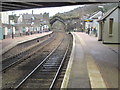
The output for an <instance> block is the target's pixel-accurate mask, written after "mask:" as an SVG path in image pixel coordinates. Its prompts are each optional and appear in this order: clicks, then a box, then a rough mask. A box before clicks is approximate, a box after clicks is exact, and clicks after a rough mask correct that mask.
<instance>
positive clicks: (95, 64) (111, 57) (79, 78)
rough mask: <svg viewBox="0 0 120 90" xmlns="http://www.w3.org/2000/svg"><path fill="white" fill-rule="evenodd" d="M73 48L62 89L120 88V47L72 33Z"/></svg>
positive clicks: (79, 33)
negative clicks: (119, 59) (119, 48)
mask: <svg viewBox="0 0 120 90" xmlns="http://www.w3.org/2000/svg"><path fill="white" fill-rule="evenodd" d="M72 35H73V48H72V53H71V56H70V60H69V63H68V66H67V70H66V72H65V76H64V79H63V82H62V85H61V88H79V89H80V88H92V89H95V88H97V89H98V88H104V89H106V88H118V73H119V70H118V47H119V45H114V46H113V45H111V44H109V45H108V44H107V45H105V44H102V42H100V41H98V40H97V38H96V37H94V36H89V35H88V34H86V33H82V32H72Z"/></svg>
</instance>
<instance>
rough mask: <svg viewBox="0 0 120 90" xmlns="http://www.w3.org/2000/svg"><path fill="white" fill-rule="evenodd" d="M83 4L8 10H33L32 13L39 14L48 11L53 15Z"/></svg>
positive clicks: (10, 12)
mask: <svg viewBox="0 0 120 90" xmlns="http://www.w3.org/2000/svg"><path fill="white" fill-rule="evenodd" d="M82 6H83V5H74V6H63V7H49V8H39V9H38V8H37V9H27V10H17V11H8V12H9V14H12V12H13V14H17V15H19V14H23V13H28V14H30V13H32V10H33V11H34V14H40V13H45V12H47V13H49V15H50V16H53V15H55V14H56V13H58V12H59V13H63V12H68V11H70V10H73V9H75V8H78V7H82Z"/></svg>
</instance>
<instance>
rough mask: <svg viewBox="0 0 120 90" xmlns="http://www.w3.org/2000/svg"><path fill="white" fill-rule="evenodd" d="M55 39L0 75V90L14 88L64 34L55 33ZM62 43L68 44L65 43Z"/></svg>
mask: <svg viewBox="0 0 120 90" xmlns="http://www.w3.org/2000/svg"><path fill="white" fill-rule="evenodd" d="M55 34H56V37H55V39H54V40H53V41H52V42H51V43H49V44H48V45H46V46H44V47H43V48H42V49H40V51H38V52H37V53H35V54H33V55H31V56H30V57H29V58H27V59H26V60H23V61H21V63H19V64H15V65H14V66H13V67H11V68H10V69H7V71H6V72H5V73H4V72H3V73H2V76H3V80H2V90H8V89H11V88H14V87H16V86H17V85H18V84H19V82H21V81H22V80H23V79H24V78H25V77H26V76H27V75H28V74H29V73H30V72H31V71H32V70H33V69H34V68H35V67H36V66H37V65H38V64H39V63H41V62H42V60H43V59H44V58H45V57H46V56H47V55H48V54H49V53H50V52H51V51H52V50H53V48H55V47H56V46H57V45H58V44H59V42H60V41H61V40H62V39H63V38H64V37H65V33H64V32H55ZM64 43H68V42H67V41H66V42H64Z"/></svg>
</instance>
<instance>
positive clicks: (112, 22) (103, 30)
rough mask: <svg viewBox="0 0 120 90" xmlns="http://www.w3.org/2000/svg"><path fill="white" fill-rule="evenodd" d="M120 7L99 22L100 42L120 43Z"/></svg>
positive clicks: (110, 11) (106, 14)
mask: <svg viewBox="0 0 120 90" xmlns="http://www.w3.org/2000/svg"><path fill="white" fill-rule="evenodd" d="M119 18H120V6H116V7H115V8H113V9H111V10H109V11H108V12H107V13H105V15H104V16H103V17H102V18H101V19H100V20H99V21H98V22H99V26H100V27H99V30H100V31H99V37H98V39H99V40H102V41H103V43H120V41H119V38H120V35H119V30H120V19H119Z"/></svg>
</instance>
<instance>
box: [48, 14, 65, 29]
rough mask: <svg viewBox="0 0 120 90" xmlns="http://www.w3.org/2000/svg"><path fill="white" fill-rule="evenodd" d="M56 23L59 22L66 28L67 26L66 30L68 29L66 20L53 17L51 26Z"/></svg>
mask: <svg viewBox="0 0 120 90" xmlns="http://www.w3.org/2000/svg"><path fill="white" fill-rule="evenodd" d="M56 21H59V22H61V23H63V24H64V26H65V29H66V23H65V20H64V19H63V18H61V17H60V16H53V17H52V18H51V19H50V21H49V22H50V24H51V26H52V25H53V24H54V23H55V22H56Z"/></svg>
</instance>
